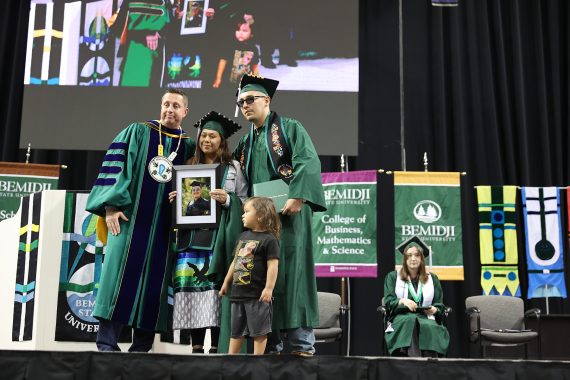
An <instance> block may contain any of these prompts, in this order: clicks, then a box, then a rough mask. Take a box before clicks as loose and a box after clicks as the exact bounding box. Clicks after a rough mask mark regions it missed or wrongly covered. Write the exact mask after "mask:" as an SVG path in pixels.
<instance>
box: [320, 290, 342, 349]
mask: <svg viewBox="0 0 570 380" xmlns="http://www.w3.org/2000/svg"><path fill="white" fill-rule="evenodd" d="M317 297H318V303H319V326H318V327H316V328H314V329H313V331H314V333H315V342H316V343H334V342H339V341H340V344H339V355H344V354H346V340H347V334H346V333H345V331H347V325H346V322H347V321H346V319H347V318H346V314H347V312H348V310H349V307H348V306H347V305H342V304H341V299H340V296H339V295H338V294H336V293H326V292H317Z"/></svg>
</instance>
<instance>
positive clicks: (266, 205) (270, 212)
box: [244, 197, 281, 239]
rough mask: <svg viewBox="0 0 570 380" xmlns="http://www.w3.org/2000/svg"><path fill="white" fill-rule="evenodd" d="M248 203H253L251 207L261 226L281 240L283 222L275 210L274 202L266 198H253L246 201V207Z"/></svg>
mask: <svg viewBox="0 0 570 380" xmlns="http://www.w3.org/2000/svg"><path fill="white" fill-rule="evenodd" d="M246 203H251V206H252V207H253V209H254V210H255V213H256V214H257V217H258V218H259V224H260V225H261V226H262V227H264V228H266V229H267V231H269V232H270V233H272V234H273V235H274V236H275V237H276V238H277V239H279V235H280V233H281V220H280V219H279V215H278V214H277V211H276V210H275V204H274V203H273V201H272V200H271V199H269V198H266V197H251V198H248V199H246V201H245V202H244V205H245V204H246Z"/></svg>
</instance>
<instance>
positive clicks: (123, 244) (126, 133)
mask: <svg viewBox="0 0 570 380" xmlns="http://www.w3.org/2000/svg"><path fill="white" fill-rule="evenodd" d="M187 114H188V97H187V96H186V94H185V93H184V92H183V91H181V90H176V89H169V90H167V91H166V92H165V94H164V95H163V97H162V103H161V113H160V120H152V121H149V122H141V123H133V124H131V125H129V126H128V127H127V128H126V129H124V130H123V131H122V132H121V133H119V135H117V137H116V138H115V139H114V140H113V142H112V143H111V145H110V147H109V150H108V151H107V154H106V155H105V157H104V159H103V165H102V166H101V169H100V171H99V175H98V177H97V180H96V181H95V184H94V186H93V189H92V190H91V194H90V195H89V199H88V201H87V210H88V211H90V212H92V213H94V214H96V215H98V216H100V217H101V218H105V224H106V227H107V229H108V235H107V248H106V252H105V258H104V263H103V270H102V273H101V277H100V283H99V287H98V288H96V289H95V290H94V291H95V292H96V294H97V298H96V302H95V308H94V311H93V315H94V316H95V317H96V318H97V319H98V320H99V331H98V334H97V348H98V349H99V350H100V351H119V350H120V349H119V346H118V345H117V341H118V339H119V335H120V333H121V330H122V328H123V326H131V327H133V328H134V336H133V344H132V346H131V347H130V349H129V351H139V352H146V351H148V350H150V349H151V347H152V342H153V340H154V334H155V331H164V330H166V327H167V326H166V321H167V300H168V298H167V296H168V285H169V283H170V278H171V265H172V264H171V262H170V260H168V255H167V251H168V244H169V240H168V239H169V233H170V221H171V220H172V219H171V205H170V202H169V201H168V191H169V189H170V186H169V184H168V181H169V180H170V178H171V176H172V164H174V165H182V164H183V163H184V162H185V161H186V159H187V158H188V156H190V155H193V154H194V150H195V143H194V140H192V139H191V138H189V137H188V136H187V135H186V133H184V131H183V130H182V127H181V122H182V120H183V119H184V117H186V115H187Z"/></svg>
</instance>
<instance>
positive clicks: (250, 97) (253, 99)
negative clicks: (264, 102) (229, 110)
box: [236, 95, 265, 108]
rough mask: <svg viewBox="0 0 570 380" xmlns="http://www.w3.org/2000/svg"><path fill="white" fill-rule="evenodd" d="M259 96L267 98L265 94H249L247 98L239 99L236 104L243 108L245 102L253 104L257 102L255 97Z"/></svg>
mask: <svg viewBox="0 0 570 380" xmlns="http://www.w3.org/2000/svg"><path fill="white" fill-rule="evenodd" d="M257 98H265V96H264V95H256V96H248V97H247V98H245V99H240V100H238V101H237V102H236V104H237V105H238V107H239V108H242V107H243V105H244V104H252V103H253V102H255V99H257Z"/></svg>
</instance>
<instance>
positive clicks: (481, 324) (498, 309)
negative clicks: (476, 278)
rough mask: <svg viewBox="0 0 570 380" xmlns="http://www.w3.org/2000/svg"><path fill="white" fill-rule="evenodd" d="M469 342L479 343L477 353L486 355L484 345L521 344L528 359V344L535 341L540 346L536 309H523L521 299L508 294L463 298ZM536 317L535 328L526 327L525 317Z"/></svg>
mask: <svg viewBox="0 0 570 380" xmlns="http://www.w3.org/2000/svg"><path fill="white" fill-rule="evenodd" d="M465 308H466V313H467V323H468V328H469V330H468V331H469V342H470V343H471V344H478V345H479V356H480V357H482V358H484V357H486V356H487V353H486V347H489V346H496V347H506V346H521V345H524V348H525V358H528V343H530V342H532V341H534V340H535V339H537V340H538V358H539V359H540V358H541V357H542V352H541V347H540V309H537V308H534V309H530V310H527V311H526V312H525V311H524V302H523V300H522V299H520V298H517V297H510V296H473V297H468V298H467V299H465ZM529 317H535V318H536V319H537V331H532V330H527V329H526V328H525V320H526V319H527V318H529Z"/></svg>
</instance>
